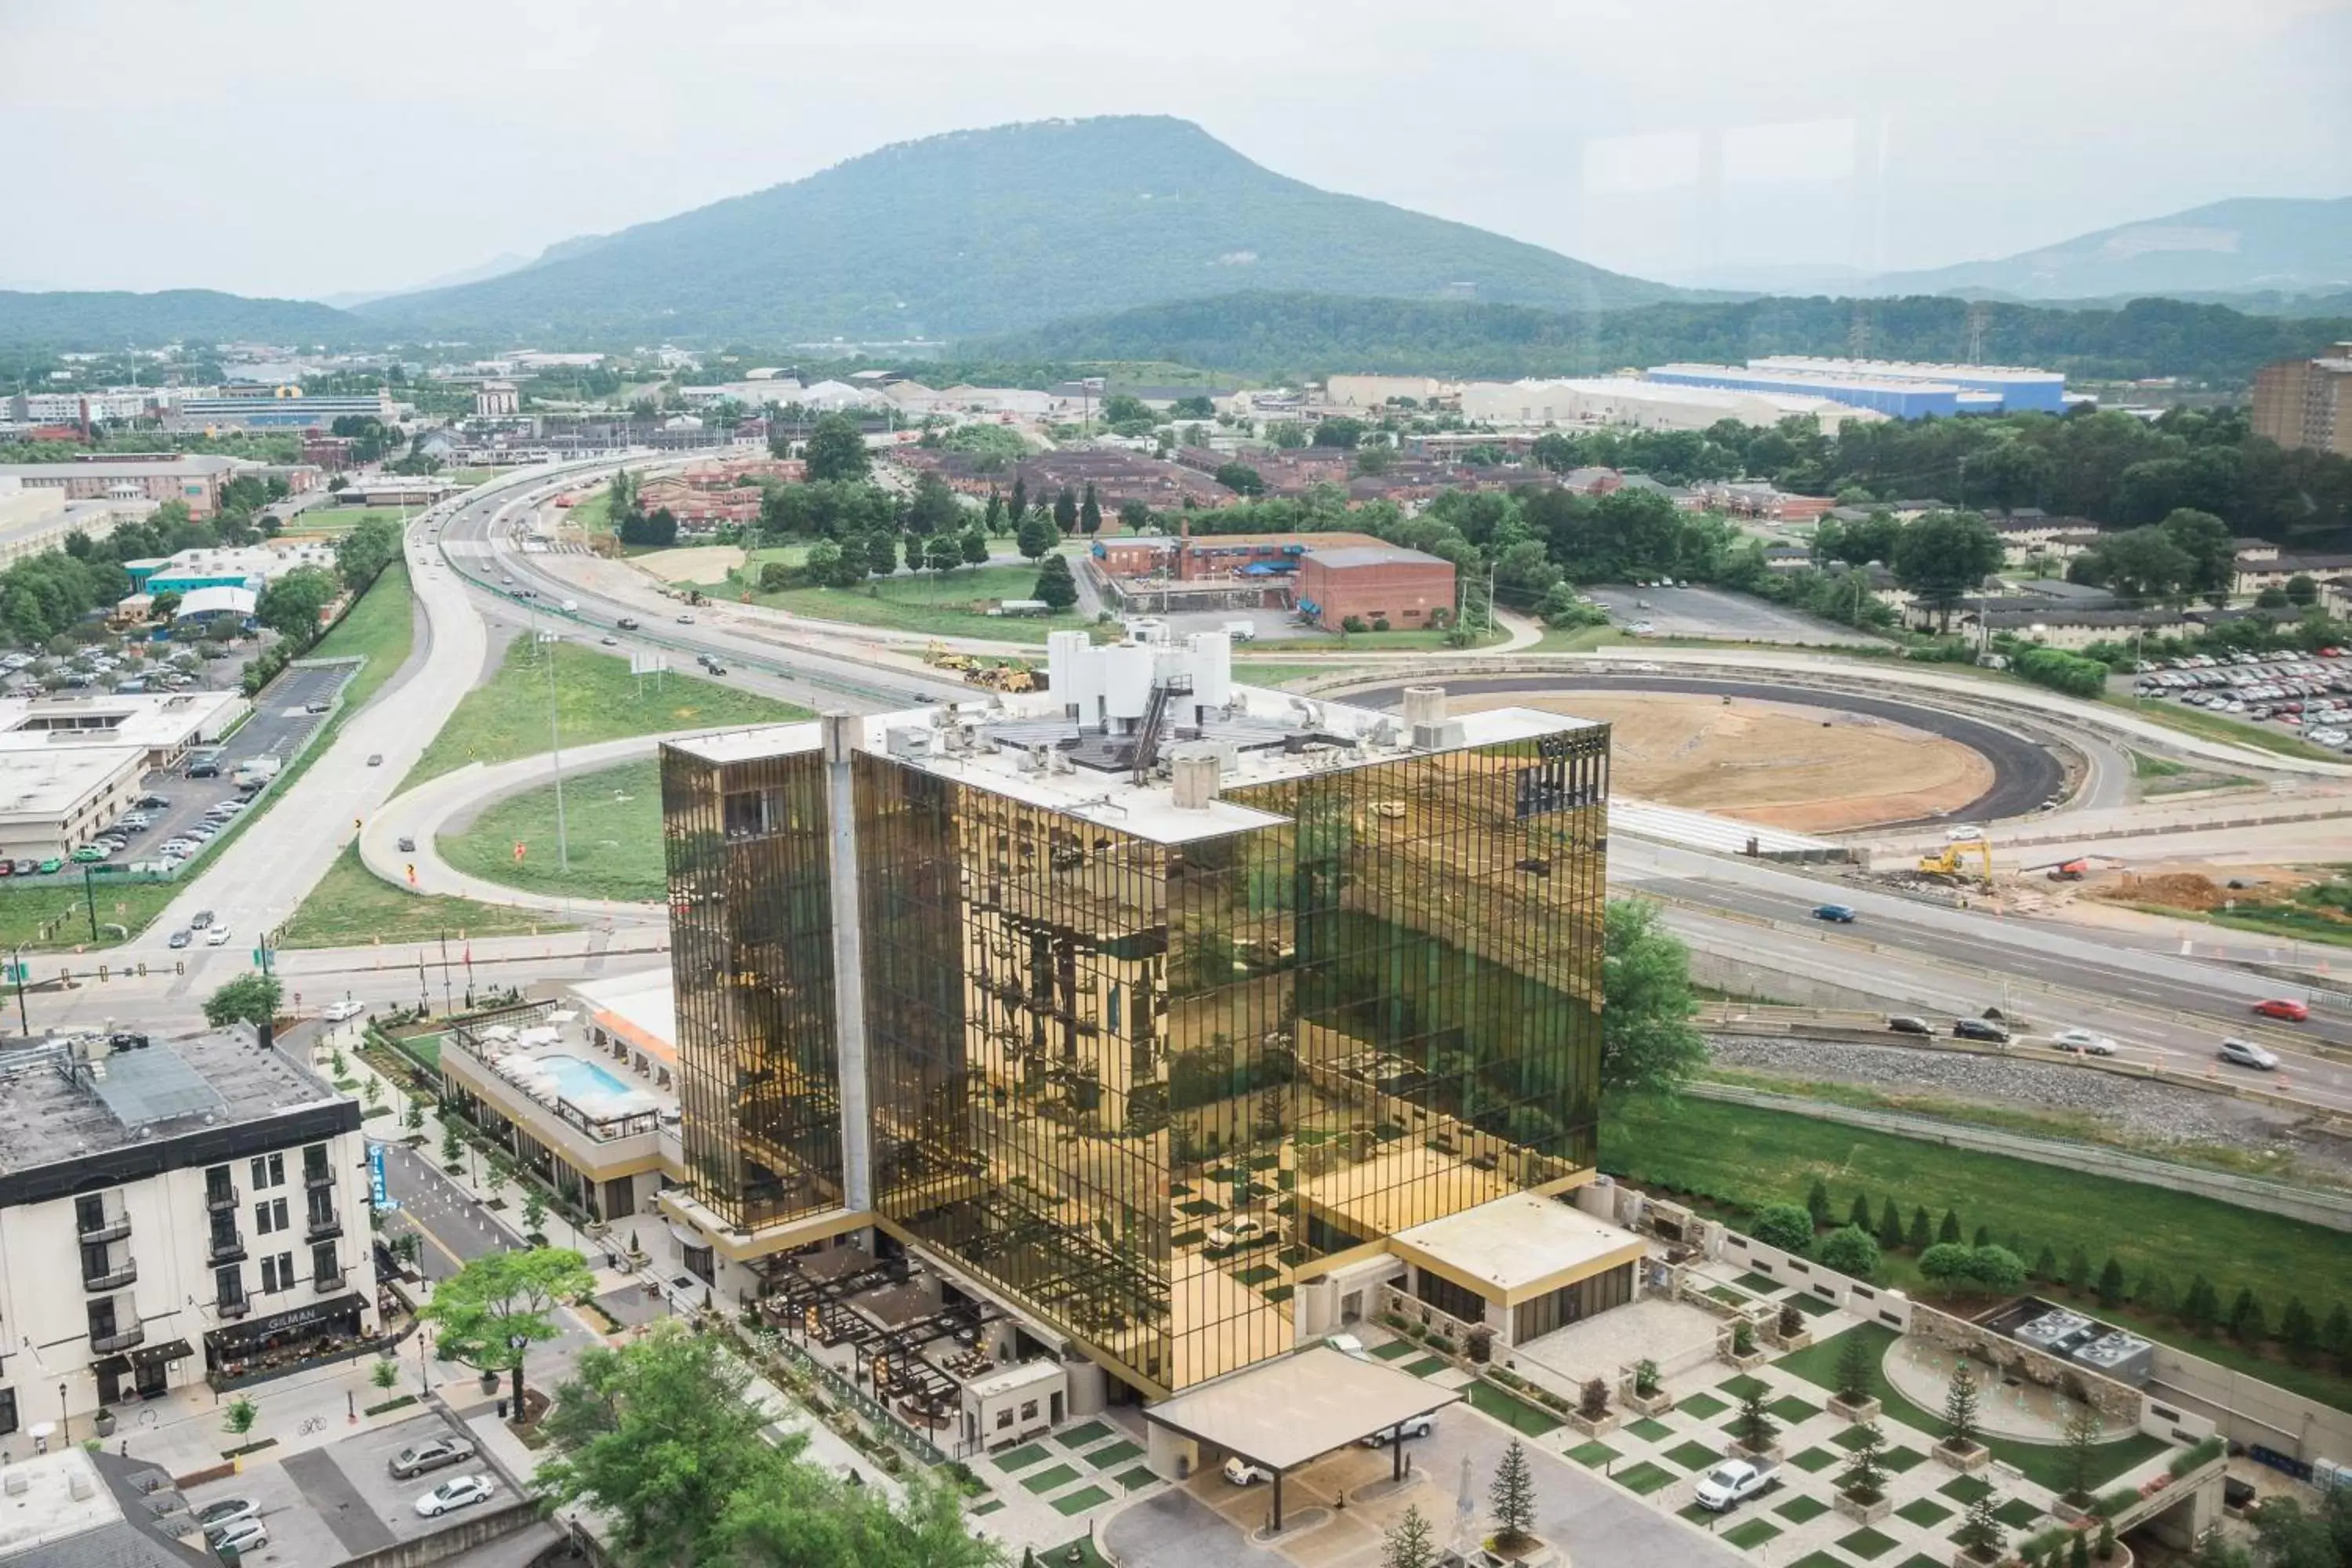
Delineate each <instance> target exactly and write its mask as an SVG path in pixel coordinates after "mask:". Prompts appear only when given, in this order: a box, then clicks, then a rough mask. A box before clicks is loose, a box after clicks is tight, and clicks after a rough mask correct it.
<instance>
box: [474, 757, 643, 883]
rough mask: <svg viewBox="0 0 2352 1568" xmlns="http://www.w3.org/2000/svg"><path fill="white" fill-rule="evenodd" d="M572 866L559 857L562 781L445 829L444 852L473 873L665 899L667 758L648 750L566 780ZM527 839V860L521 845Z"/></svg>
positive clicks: (565, 820) (565, 812) (511, 797)
mask: <svg viewBox="0 0 2352 1568" xmlns="http://www.w3.org/2000/svg"><path fill="white" fill-rule="evenodd" d="M563 823H564V837H565V842H566V843H567V845H568V846H569V847H570V851H571V861H572V868H571V869H570V870H568V871H567V870H565V869H563V868H562V866H560V865H559V864H558V863H557V858H556V852H555V786H554V785H553V784H545V785H542V786H541V787H540V788H538V789H530V790H525V791H524V792H523V793H522V794H520V795H509V796H507V797H506V798H505V799H504V800H501V801H497V802H494V803H493V804H491V805H489V806H488V807H486V808H485V809H484V810H483V811H482V813H481V815H480V816H477V817H475V818H474V820H473V823H472V824H471V825H470V826H467V829H466V830H465V831H464V832H463V833H455V834H443V835H442V836H441V837H440V838H439V839H438V840H437V841H436V847H437V848H438V849H439V850H440V852H441V857H442V858H443V859H445V860H446V861H448V862H449V864H450V865H451V866H453V867H455V868H457V869H458V870H460V871H463V872H465V873H466V874H467V876H469V877H479V878H481V879H484V880H485V881H490V882H497V883H499V884H501V885H503V886H505V887H509V888H520V889H524V890H526V891H529V892H534V893H552V894H559V895H564V896H568V897H572V898H583V899H610V900H613V901H614V902H615V903H659V902H660V901H661V900H662V899H663V897H664V896H665V894H666V893H667V890H668V886H669V882H668V875H667V869H666V868H665V867H664V865H663V858H662V836H661V764H660V763H656V762H655V761H654V760H653V759H652V758H650V757H648V758H646V760H645V761H643V762H636V763H621V764H620V765H619V766H617V767H611V768H604V769H600V770H598V771H597V772H595V773H582V774H579V775H578V776H576V777H573V778H569V779H566V780H565V781H564V783H563ZM517 844H520V845H522V846H523V847H524V856H523V858H522V859H521V860H520V861H517V860H516V859H515V858H514V847H515V846H516V845H517Z"/></svg>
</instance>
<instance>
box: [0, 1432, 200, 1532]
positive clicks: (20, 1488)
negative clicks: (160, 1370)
mask: <svg viewBox="0 0 2352 1568" xmlns="http://www.w3.org/2000/svg"><path fill="white" fill-rule="evenodd" d="M30 1424H31V1425H32V1426H41V1425H43V1422H42V1421H41V1420H40V1419H38V1418H37V1417H36V1418H34V1419H32V1420H31V1423H30ZM50 1436H52V1437H53V1438H58V1441H56V1442H50V1443H48V1444H46V1445H44V1444H43V1443H41V1442H38V1441H36V1442H35V1443H34V1444H33V1445H32V1447H33V1452H32V1453H30V1454H26V1455H24V1456H23V1457H22V1458H17V1459H16V1460H15V1462H13V1463H11V1464H9V1465H8V1467H7V1469H6V1472H5V1474H6V1484H7V1488H8V1492H7V1496H8V1526H7V1530H6V1531H5V1533H0V1564H6V1565H7V1568H61V1565H74V1568H82V1565H97V1564H103V1565H104V1568H202V1565H203V1564H204V1563H207V1562H209V1561H212V1559H211V1556H210V1554H209V1553H205V1552H198V1551H197V1550H196V1549H195V1548H194V1547H193V1546H190V1545H188V1544H187V1542H186V1541H185V1540H184V1539H183V1537H194V1535H195V1533H196V1531H197V1528H198V1527H197V1523H196V1520H195V1517H194V1514H192V1513H191V1512H190V1511H189V1509H188V1505H187V1502H186V1500H184V1498H182V1497H181V1496H180V1494H179V1493H178V1492H177V1491H175V1490H173V1479H172V1475H171V1472H169V1471H168V1470H165V1469H163V1468H159V1467H157V1466H156V1465H154V1464H152V1463H151V1462H149V1461H147V1460H144V1459H133V1458H126V1457H125V1456H123V1455H121V1454H119V1453H108V1452H106V1451H105V1450H104V1449H103V1448H83V1447H79V1445H76V1446H73V1447H61V1446H60V1443H61V1442H62V1439H61V1437H59V1435H58V1434H55V1433H52V1434H50Z"/></svg>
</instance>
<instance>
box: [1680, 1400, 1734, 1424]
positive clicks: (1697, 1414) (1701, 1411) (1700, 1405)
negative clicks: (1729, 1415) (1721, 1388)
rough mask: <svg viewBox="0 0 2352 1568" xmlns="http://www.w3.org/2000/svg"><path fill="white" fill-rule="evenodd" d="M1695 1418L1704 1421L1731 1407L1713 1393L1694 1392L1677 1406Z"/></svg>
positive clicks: (1685, 1413)
mask: <svg viewBox="0 0 2352 1568" xmlns="http://www.w3.org/2000/svg"><path fill="white" fill-rule="evenodd" d="M1730 1408H1731V1406H1729V1405H1726V1404H1725V1403H1724V1402H1723V1401H1722V1400H1720V1399H1717V1397H1716V1396H1715V1395H1714V1394H1692V1395H1691V1396H1690V1397H1689V1398H1688V1399H1685V1400H1684V1401H1682V1403H1680V1404H1678V1405H1675V1409H1677V1410H1679V1411H1681V1412H1682V1413H1683V1414H1684V1415H1688V1416H1690V1417H1692V1418H1693V1419H1694V1420H1698V1421H1704V1420H1706V1418H1707V1417H1708V1416H1710V1415H1722V1414H1723V1413H1724V1412H1725V1411H1727V1410H1728V1409H1730Z"/></svg>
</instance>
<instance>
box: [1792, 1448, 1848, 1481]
mask: <svg viewBox="0 0 2352 1568" xmlns="http://www.w3.org/2000/svg"><path fill="white" fill-rule="evenodd" d="M1837 1462H1838V1457H1837V1456H1836V1455H1835V1454H1832V1453H1831V1452H1830V1451H1829V1450H1828V1449H1827V1448H1808V1449H1806V1450H1805V1451H1804V1452H1803V1453H1801V1454H1799V1455H1797V1456H1796V1457H1795V1458H1792V1459H1790V1461H1789V1463H1790V1464H1792V1465H1794V1466H1796V1467H1797V1468H1799V1469H1801V1470H1802V1471H1804V1472H1805V1473H1806V1474H1807V1475H1809V1476H1810V1475H1814V1474H1817V1473H1819V1472H1820V1471H1822V1470H1826V1469H1828V1468H1830V1467H1831V1466H1832V1465H1834V1464H1836V1463H1837Z"/></svg>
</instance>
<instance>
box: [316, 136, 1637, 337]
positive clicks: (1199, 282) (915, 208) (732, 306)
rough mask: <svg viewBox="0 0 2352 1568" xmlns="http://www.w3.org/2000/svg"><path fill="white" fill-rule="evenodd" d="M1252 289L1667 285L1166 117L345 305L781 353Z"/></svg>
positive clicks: (1630, 292) (469, 322)
mask: <svg viewBox="0 0 2352 1568" xmlns="http://www.w3.org/2000/svg"><path fill="white" fill-rule="evenodd" d="M1248 286H1255V287H1260V288H1270V289H1307V288H1313V289H1322V290H1326V291H1328V292H1333V293H1341V294H1379V295H1396V296H1401V297H1412V296H1416V295H1421V296H1434V295H1436V294H1438V293H1439V292H1440V291H1441V290H1445V289H1459V288H1465V287H1466V288H1469V289H1475V296H1476V298H1478V299H1481V300H1516V301H1521V302H1528V303H1540V304H1544V305H1548V306H1551V307H1554V308H1559V309H1608V308H1611V307H1615V306H1622V305H1629V304H1638V303H1642V302H1644V301H1648V300H1661V299H1667V298H1673V297H1675V295H1676V292H1677V291H1676V290H1675V289H1668V288H1666V287H1664V285H1661V284H1654V283H1645V282H1643V281H1641V280H1640V279H1632V278H1622V277H1620V276H1618V275H1616V274H1614V273H1610V272H1604V271H1601V269H1600V268H1594V267H1589V266H1587V265H1585V264H1584V263H1582V262H1580V261H1574V260H1570V258H1567V257H1564V256H1560V255H1557V254H1555V253H1554V252H1551V251H1549V250H1545V249H1543V248H1541V247H1538V246H1533V245H1524V244H1521V243H1520V242H1518V241H1517V240H1512V239H1506V238H1504V237H1501V236H1499V235H1495V234H1489V233H1487V232H1486V231H1485V230H1483V229H1477V228H1472V227H1470V226H1467V225H1465V224H1457V223H1448V222H1446V221H1444V220H1443V219H1439V218H1433V217H1429V216H1423V215H1422V214H1419V213H1412V212H1407V211H1405V210H1404V209H1402V208H1401V207H1394V206H1390V205H1387V204H1385V203H1381V202H1375V201H1367V200H1364V199H1363V198H1361V197H1358V196H1347V195H1336V194H1334V193H1332V192H1328V191H1321V190H1318V189H1316V188H1315V187H1313V186H1311V185H1307V184H1302V183H1300V182H1299V181H1297V180H1292V179H1287V178H1285V177H1284V176H1282V175H1280V174H1275V173H1273V172H1272V171H1270V170H1267V169H1264V168H1261V167H1259V166H1258V165H1257V164H1255V163H1252V162H1250V161H1249V160H1248V159H1247V158H1244V157H1243V156H1242V155H1241V154H1240V153H1236V152H1234V150H1233V149H1232V148H1230V147H1227V146H1226V145H1224V144H1223V142H1219V141H1217V140H1216V139H1215V138H1214V137H1213V136H1211V135H1209V133H1208V132H1205V131H1202V129H1201V128H1200V127H1199V126H1197V125H1193V124H1191V123H1189V122H1187V121H1181V120H1172V119H1167V118H1162V117H1145V116H1128V117H1116V118H1107V119H1098V120H1076V121H1042V122H1038V123H1033V124H1024V125H1006V126H999V127H996V128H994V129H992V130H986V131H970V132H955V133H952V134H950V135H945V136H934V137H929V138H928V139H926V140H923V141H919V142H903V143H900V144H898V145H896V146H891V147H885V148H882V149H880V150H879V151H877V152H874V153H866V155H864V156H862V157H857V158H853V159H850V160H849V161H848V162H846V163H839V164H836V165H835V166H834V167H833V168H830V169H826V170H824V171H823V172H822V173H820V174H813V175H811V176H809V177H808V178H807V179H804V180H797V181H794V182H793V183H792V184H784V185H776V186H772V187H771V188H770V189H768V190H764V191H760V192H756V193H754V194H752V195H746V196H739V197H736V198H734V199H733V200H730V201H724V202H719V203H716V204H714V205H710V206H707V207H701V208H698V209H697V210H695V211H693V212H689V213H684V214H681V215H679V216H676V217H671V218H665V219H663V220H661V221H660V222H657V223H649V224H644V225H641V226H637V227H635V228H632V229H628V230H625V231H624V232H622V233H620V234H616V235H613V236H611V237H606V238H604V240H603V241H602V242H601V243H598V244H594V245H592V246H587V247H581V246H578V245H576V244H575V245H573V246H572V247H570V249H569V251H568V253H567V254H564V255H562V256H561V257H560V258H559V257H556V256H554V255H553V254H552V253H551V255H550V256H549V257H545V258H541V260H540V262H539V263H538V264H536V265H534V266H532V267H530V268H525V269H523V270H522V271H520V272H513V273H509V274H507V275H506V276H504V277H500V278H494V279H488V280H486V281H484V282H480V283H472V284H467V285H465V286H463V287H461V288H456V289H435V290H431V291H429V292H425V293H420V294H409V295H403V296H399V297H396V298H394V299H390V300H377V301H374V302H373V303H371V304H368V305H365V306H362V307H361V310H360V313H361V314H362V316H363V317H365V318H366V319H368V320H370V321H373V322H376V323H378V324H379V325H380V326H383V327H384V328H386V329H388V330H394V331H408V330H415V331H428V330H429V331H433V332H436V333H444V334H465V335H468V336H471V337H474V338H477V339H482V338H496V337H501V336H505V337H515V336H521V337H530V338H533V339H546V340H549V341H556V340H562V341H569V342H578V341H583V340H593V341H597V342H610V341H613V340H614V339H616V338H630V337H643V336H646V335H656V336H660V337H667V338H668V339H671V340H673V341H680V342H687V341H694V342H700V341H711V340H730V339H731V340H743V339H750V340H756V341H761V342H777V341H783V342H791V341H794V340H810V339H816V340H827V339H831V338H833V337H835V336H845V337H849V338H853V339H855V338H868V339H877V338H878V339H894V340H895V339H900V338H907V337H917V336H950V335H963V334H969V333H975V332H992V331H1007V330H1011V329H1015V328H1021V327H1027V326H1033V325H1035V324H1037V323H1039V322H1043V321H1051V320H1054V319H1056V318H1058V317H1062V316H1067V315H1072V314H1076V313H1080V312H1087V311H1101V310H1118V309H1122V308H1124V307H1127V306H1130V305H1139V304H1144V303H1148V302H1152V301H1158V300H1175V299H1184V298H1188V297H1192V296H1195V295H1202V294H1217V293H1224V292H1228V291H1230V290H1232V289H1237V288H1242V287H1248Z"/></svg>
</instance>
